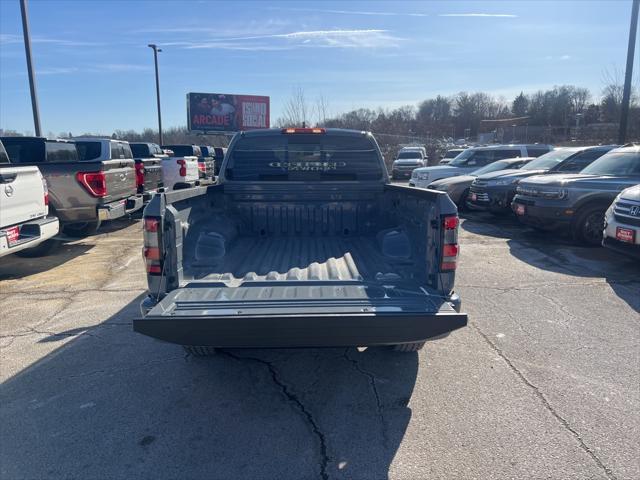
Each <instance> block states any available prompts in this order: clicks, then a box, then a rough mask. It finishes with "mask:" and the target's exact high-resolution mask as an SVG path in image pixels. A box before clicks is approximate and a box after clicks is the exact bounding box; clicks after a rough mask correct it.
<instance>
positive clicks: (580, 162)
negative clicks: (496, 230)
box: [467, 145, 615, 214]
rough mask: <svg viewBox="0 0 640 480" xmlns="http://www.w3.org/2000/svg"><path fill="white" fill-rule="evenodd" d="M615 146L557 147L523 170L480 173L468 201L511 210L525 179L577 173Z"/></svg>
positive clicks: (472, 205)
mask: <svg viewBox="0 0 640 480" xmlns="http://www.w3.org/2000/svg"><path fill="white" fill-rule="evenodd" d="M613 148H615V145H606V146H598V147H580V148H557V149H555V150H552V151H551V152H549V153H545V154H544V155H542V156H540V157H538V158H537V159H535V160H534V161H532V162H531V163H529V164H528V165H525V166H524V167H522V168H521V169H520V170H516V171H503V172H494V173H487V174H484V175H479V176H478V177H477V178H476V179H475V180H474V181H473V183H472V184H471V189H470V191H469V198H468V200H467V204H468V206H469V208H471V209H472V210H488V211H490V212H492V213H497V214H502V213H509V212H510V211H511V201H512V200H513V197H514V196H515V194H516V187H517V185H518V182H520V180H522V179H523V178H527V177H532V176H534V175H540V174H546V173H570V172H575V173H577V172H579V171H581V170H582V169H583V168H585V167H586V166H587V165H589V164H590V163H591V162H593V161H594V160H596V159H598V158H600V157H601V156H602V155H604V154H605V153H607V152H608V151H609V150H611V149H613Z"/></svg>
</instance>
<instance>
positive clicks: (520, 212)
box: [516, 203, 525, 215]
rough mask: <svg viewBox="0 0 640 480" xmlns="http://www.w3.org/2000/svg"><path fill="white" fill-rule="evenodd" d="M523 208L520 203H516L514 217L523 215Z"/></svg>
mask: <svg viewBox="0 0 640 480" xmlns="http://www.w3.org/2000/svg"><path fill="white" fill-rule="evenodd" d="M524 213H525V207H524V205H522V204H520V203H516V215H524Z"/></svg>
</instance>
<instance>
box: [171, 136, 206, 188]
mask: <svg viewBox="0 0 640 480" xmlns="http://www.w3.org/2000/svg"><path fill="white" fill-rule="evenodd" d="M162 148H166V149H168V150H171V151H173V153H174V154H175V155H176V156H177V157H197V159H198V178H200V180H213V177H214V172H215V161H214V159H213V156H209V155H203V153H202V150H201V149H200V147H199V146H198V145H163V146H162Z"/></svg>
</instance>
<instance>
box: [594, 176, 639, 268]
mask: <svg viewBox="0 0 640 480" xmlns="http://www.w3.org/2000/svg"><path fill="white" fill-rule="evenodd" d="M602 245H603V246H604V247H607V248H611V249H612V250H616V251H618V252H620V253H623V254H624V255H627V256H630V257H633V258H635V259H637V260H640V185H636V186H635V187H629V188H627V189H625V190H623V191H622V192H620V194H619V195H618V196H617V197H616V199H615V200H614V201H613V203H612V204H611V206H610V207H609V209H608V210H607V213H606V214H605V217H604V239H603V240H602Z"/></svg>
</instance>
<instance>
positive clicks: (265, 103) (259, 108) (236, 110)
mask: <svg viewBox="0 0 640 480" xmlns="http://www.w3.org/2000/svg"><path fill="white" fill-rule="evenodd" d="M187 117H188V120H187V126H188V128H189V130H190V131H196V132H237V131H240V130H254V129H258V128H269V97H264V96H260V95H228V94H224V93H187Z"/></svg>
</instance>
